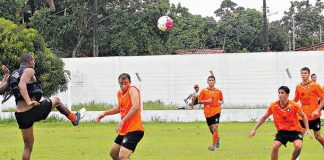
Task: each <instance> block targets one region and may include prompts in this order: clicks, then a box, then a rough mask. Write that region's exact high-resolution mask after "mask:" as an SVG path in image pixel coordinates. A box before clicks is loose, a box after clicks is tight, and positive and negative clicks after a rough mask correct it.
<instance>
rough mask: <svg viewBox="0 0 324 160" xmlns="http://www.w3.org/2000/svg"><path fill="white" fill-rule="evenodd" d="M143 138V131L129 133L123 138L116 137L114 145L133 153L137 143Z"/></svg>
mask: <svg viewBox="0 0 324 160" xmlns="http://www.w3.org/2000/svg"><path fill="white" fill-rule="evenodd" d="M143 136H144V132H143V131H134V132H129V133H127V134H126V135H124V136H122V135H118V136H117V137H116V139H115V143H116V144H119V145H121V146H123V147H125V148H127V149H129V150H131V151H133V152H134V151H135V149H136V146H137V144H138V142H140V141H141V139H142V138H143Z"/></svg>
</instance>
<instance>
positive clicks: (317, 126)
mask: <svg viewBox="0 0 324 160" xmlns="http://www.w3.org/2000/svg"><path fill="white" fill-rule="evenodd" d="M299 123H300V125H301V126H302V127H303V128H305V125H304V122H303V121H302V120H299ZM308 125H309V129H312V130H313V131H319V130H321V119H320V118H317V119H314V120H311V121H308Z"/></svg>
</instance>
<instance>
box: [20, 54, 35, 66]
mask: <svg viewBox="0 0 324 160" xmlns="http://www.w3.org/2000/svg"><path fill="white" fill-rule="evenodd" d="M33 59H34V57H33V56H32V55H31V54H29V53H24V54H23V55H21V57H20V64H26V62H27V61H30V60H33Z"/></svg>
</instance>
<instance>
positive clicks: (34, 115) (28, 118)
mask: <svg viewBox="0 0 324 160" xmlns="http://www.w3.org/2000/svg"><path fill="white" fill-rule="evenodd" d="M39 103H40V104H39V105H38V106H34V107H32V108H31V109H30V110H28V111H25V112H15V117H16V120H17V123H18V126H19V129H27V128H30V127H32V126H33V124H34V122H37V121H40V120H44V119H46V118H47V116H48V115H49V113H50V112H51V110H52V101H51V100H50V99H45V100H42V101H40V102H39Z"/></svg>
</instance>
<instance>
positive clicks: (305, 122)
mask: <svg viewBox="0 0 324 160" xmlns="http://www.w3.org/2000/svg"><path fill="white" fill-rule="evenodd" d="M298 114H299V115H300V116H301V117H302V118H303V122H304V125H305V129H306V131H305V133H306V135H307V136H308V137H309V138H313V137H312V135H311V133H310V131H309V125H308V119H307V116H306V115H305V113H304V112H303V111H302V110H301V109H300V111H299V113H298Z"/></svg>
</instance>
